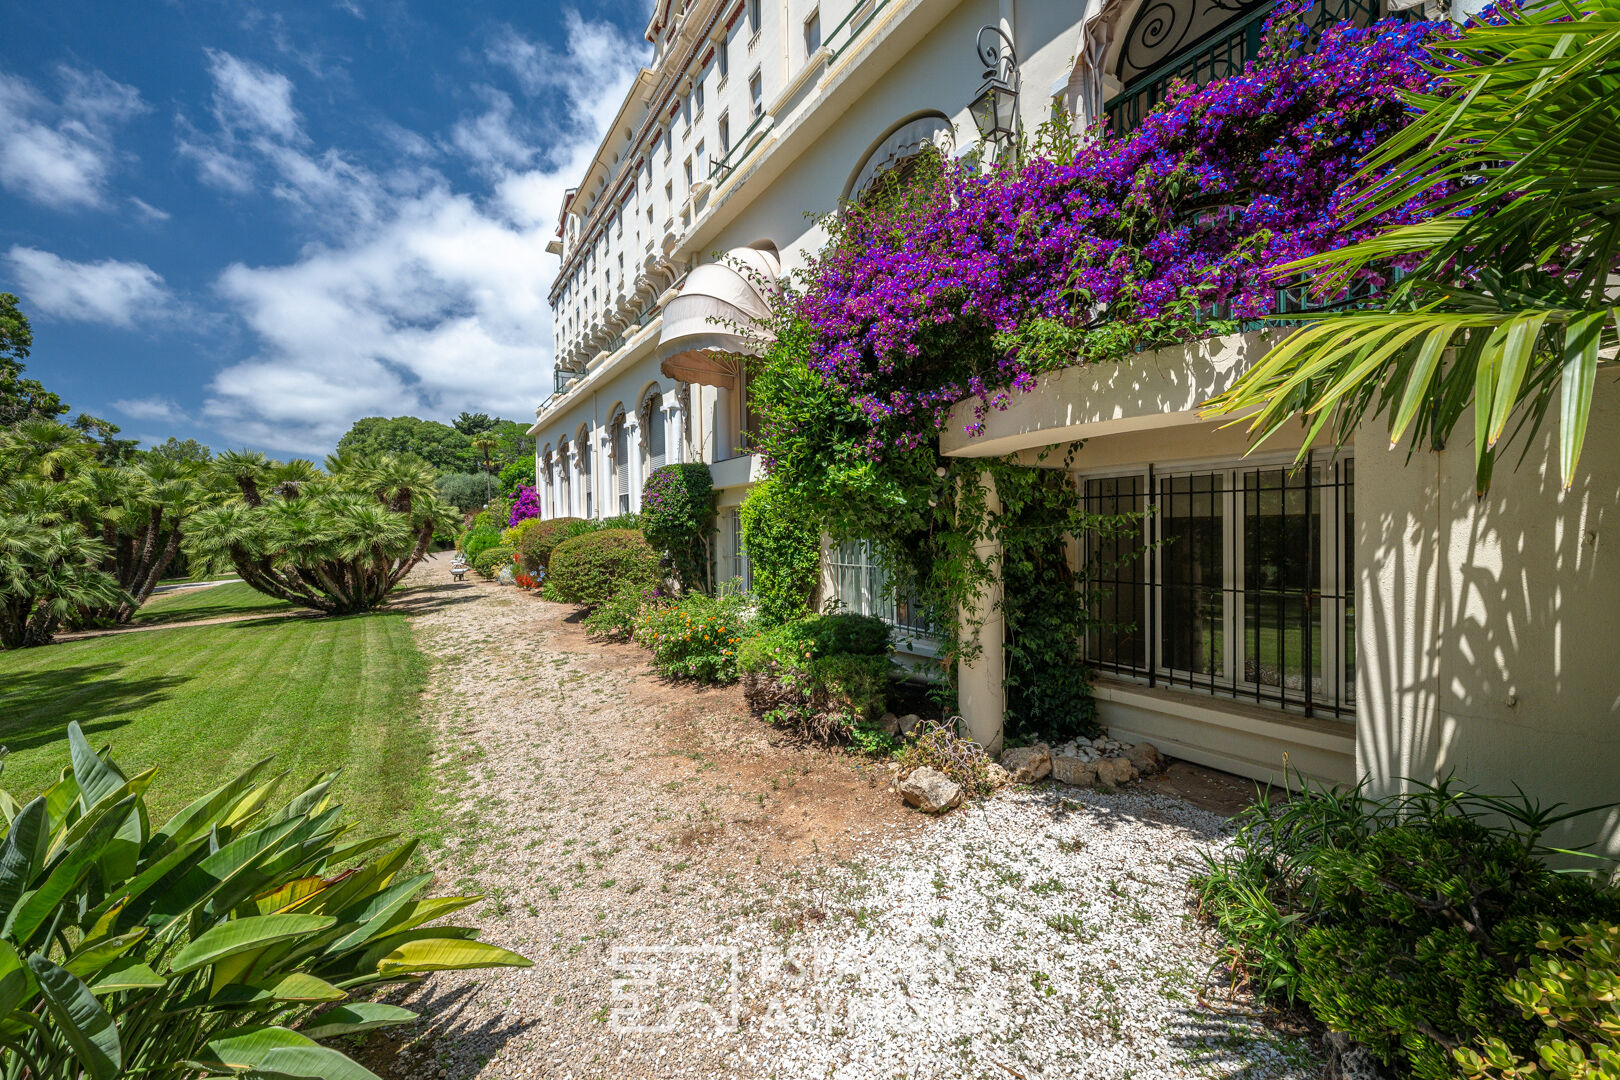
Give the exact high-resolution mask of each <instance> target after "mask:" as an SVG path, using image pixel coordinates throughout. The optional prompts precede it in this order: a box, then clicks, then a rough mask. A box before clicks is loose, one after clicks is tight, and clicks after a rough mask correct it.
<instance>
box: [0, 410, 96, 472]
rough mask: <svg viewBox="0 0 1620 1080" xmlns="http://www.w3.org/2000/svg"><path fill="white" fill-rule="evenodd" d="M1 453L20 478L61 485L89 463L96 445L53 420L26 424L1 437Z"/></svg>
mask: <svg viewBox="0 0 1620 1080" xmlns="http://www.w3.org/2000/svg"><path fill="white" fill-rule="evenodd" d="M0 453H3V454H4V456H5V457H6V458H8V459H9V461H10V464H11V466H12V468H14V469H16V470H17V473H18V474H19V475H20V474H24V473H26V474H30V475H33V476H36V477H38V478H39V479H41V480H44V481H47V482H49V483H53V484H60V483H62V482H63V481H65V480H67V479H68V477H69V476H70V475H72V474H75V473H77V472H78V471H79V470H81V469H82V468H84V467H85V466H86V465H87V464H88V463H89V462H90V461H91V459H92V458H93V457H94V456H95V444H94V443H92V442H91V441H90V440H89V439H87V438H86V437H85V435H84V433H83V432H80V431H75V430H74V429H73V428H71V427H68V426H67V425H66V424H59V423H57V422H56V421H55V420H25V421H23V422H22V423H20V424H18V425H17V426H16V427H14V428H9V429H7V430H5V431H4V432H3V433H0Z"/></svg>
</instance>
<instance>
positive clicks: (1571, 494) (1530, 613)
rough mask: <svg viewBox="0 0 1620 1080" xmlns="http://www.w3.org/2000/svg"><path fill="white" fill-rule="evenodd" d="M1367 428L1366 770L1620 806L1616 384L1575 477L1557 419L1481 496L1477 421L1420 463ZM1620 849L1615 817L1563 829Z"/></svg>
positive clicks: (1362, 540) (1361, 581)
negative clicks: (1565, 471) (1451, 777)
mask: <svg viewBox="0 0 1620 1080" xmlns="http://www.w3.org/2000/svg"><path fill="white" fill-rule="evenodd" d="M1375 424H1376V428H1369V429H1368V430H1365V431H1363V432H1362V433H1361V437H1360V438H1358V439H1357V446H1358V451H1357V460H1356V560H1357V566H1356V576H1357V581H1356V595H1357V622H1358V629H1357V635H1356V636H1357V648H1358V651H1359V654H1360V657H1359V659H1360V664H1359V670H1358V672H1357V698H1358V709H1359V710H1360V716H1359V721H1358V723H1357V749H1356V757H1357V767H1358V769H1359V771H1360V772H1361V773H1362V774H1363V775H1365V776H1367V777H1368V778H1369V780H1370V786H1371V789H1372V790H1373V791H1374V792H1375V793H1383V792H1388V791H1393V790H1397V789H1399V788H1400V787H1401V786H1402V778H1406V777H1412V778H1417V779H1421V780H1425V781H1430V780H1433V779H1436V778H1438V777H1441V776H1444V775H1446V774H1448V773H1452V772H1455V774H1456V775H1457V776H1458V777H1459V778H1460V779H1462V780H1463V781H1465V782H1467V783H1469V784H1472V785H1474V786H1476V787H1478V788H1479V789H1481V790H1485V791H1489V792H1492V793H1511V792H1512V790H1513V785H1514V784H1515V783H1517V784H1518V785H1519V786H1521V787H1522V788H1523V789H1524V790H1525V792H1526V793H1527V794H1529V795H1530V796H1532V797H1533V798H1536V799H1539V800H1540V801H1541V802H1543V803H1544V804H1551V803H1556V802H1563V803H1567V804H1569V805H1570V806H1572V807H1577V806H1593V805H1598V804H1601V803H1605V802H1612V801H1615V800H1620V531H1617V533H1616V535H1615V536H1612V537H1611V536H1609V535H1608V530H1609V529H1611V528H1613V529H1616V530H1620V379H1617V378H1616V376H1615V375H1614V374H1612V373H1608V372H1605V373H1604V374H1603V376H1602V377H1601V378H1600V380H1599V385H1598V388H1597V394H1596V403H1595V406H1594V409H1593V415H1592V421H1591V426H1590V428H1589V431H1588V436H1587V441H1586V449H1585V452H1584V453H1583V455H1582V459H1581V462H1582V464H1581V470H1580V474H1579V476H1578V477H1577V479H1576V482H1575V485H1574V487H1573V488H1572V489H1571V490H1570V491H1568V492H1559V491H1558V466H1557V462H1558V455H1557V447H1556V441H1555V440H1556V431H1555V429H1556V426H1557V424H1556V417H1549V419H1548V421H1547V425H1546V429H1545V430H1544V431H1543V432H1542V434H1541V435H1540V436H1539V437H1538V438H1537V439H1536V440H1535V442H1534V444H1533V445H1532V447H1531V451H1530V453H1529V454H1528V456H1527V457H1526V459H1525V460H1524V461H1523V463H1522V464H1519V465H1518V467H1517V468H1515V467H1514V465H1515V462H1517V460H1518V450H1519V447H1514V448H1513V449H1512V451H1511V452H1510V454H1509V455H1508V456H1507V457H1506V458H1505V460H1503V461H1502V462H1500V464H1499V465H1498V466H1497V471H1496V477H1495V480H1494V482H1493V483H1492V486H1491V490H1490V493H1489V494H1488V495H1487V496H1486V498H1485V499H1484V500H1482V501H1481V500H1476V498H1475V495H1474V479H1473V472H1474V468H1473V451H1472V448H1471V444H1470V441H1469V440H1470V435H1469V433H1470V432H1471V431H1472V430H1473V429H1472V421H1471V420H1469V419H1467V418H1465V419H1464V421H1463V422H1462V423H1461V424H1459V425H1458V428H1457V431H1458V436H1457V438H1456V440H1455V441H1454V443H1453V444H1452V446H1451V448H1449V449H1447V450H1445V451H1442V452H1425V453H1420V454H1417V455H1415V456H1413V457H1412V459H1411V461H1410V463H1408V461H1407V455H1406V451H1405V449H1404V448H1403V449H1398V450H1395V451H1386V450H1384V449H1382V447H1384V446H1385V445H1387V443H1388V437H1387V434H1386V433H1385V432H1384V430H1383V427H1382V421H1377V422H1375ZM1559 838H1560V839H1561V840H1563V841H1564V842H1566V843H1568V842H1574V843H1585V842H1589V841H1594V840H1596V841H1598V842H1599V843H1600V846H1601V847H1603V848H1605V849H1606V850H1607V851H1608V852H1609V853H1610V854H1613V855H1620V810H1610V811H1607V812H1604V813H1602V814H1599V815H1596V816H1595V817H1593V818H1590V819H1587V820H1585V821H1583V822H1581V823H1580V824H1579V825H1575V826H1571V827H1569V828H1567V829H1565V830H1563V831H1562V833H1561V835H1560V837H1559Z"/></svg>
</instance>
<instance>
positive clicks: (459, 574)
mask: <svg viewBox="0 0 1620 1080" xmlns="http://www.w3.org/2000/svg"><path fill="white" fill-rule="evenodd" d="M467 570H468V566H467V560H466V558H465V557H464V556H462V555H461V554H460V553H459V552H458V553H457V555H456V557H455V558H454V559H452V560H450V579H451V580H452V581H461V580H463V579H465V578H466V576H467Z"/></svg>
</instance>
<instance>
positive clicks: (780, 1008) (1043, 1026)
mask: <svg viewBox="0 0 1620 1080" xmlns="http://www.w3.org/2000/svg"><path fill="white" fill-rule="evenodd" d="M432 570H433V568H432V567H429V568H425V570H424V571H419V573H423V574H431V573H432ZM441 575H442V571H441ZM456 598H457V599H458V600H461V601H463V602H459V603H448V604H444V605H443V606H441V607H439V608H437V609H435V610H430V611H427V612H426V613H424V614H421V615H418V616H416V617H415V618H414V619H413V625H414V626H415V627H416V628H417V629H418V631H419V632H421V633H422V634H423V642H424V648H425V649H426V650H427V651H428V652H430V653H431V654H432V655H434V656H436V657H438V658H439V660H440V662H439V663H438V664H436V666H435V672H434V678H433V689H432V696H431V699H430V706H429V709H430V715H432V716H433V717H434V719H435V721H436V722H437V723H438V724H439V725H440V731H441V745H440V756H439V759H438V761H437V762H436V772H437V776H438V783H439V784H440V786H441V788H442V789H443V790H444V791H446V792H448V793H453V794H452V795H450V798H451V800H452V807H451V813H450V814H449V815H448V817H447V819H446V820H445V823H444V827H445V837H444V841H445V842H444V846H443V847H441V848H438V849H437V850H436V852H434V853H433V854H432V855H431V858H432V859H433V860H434V861H435V862H436V863H437V864H438V869H439V872H440V877H441V878H442V879H443V880H442V881H441V883H440V885H439V886H438V888H439V890H440V891H441V892H442V891H446V890H447V889H450V888H455V889H458V890H459V889H463V888H466V889H477V890H479V891H482V892H485V893H486V894H487V896H488V899H486V900H485V901H484V902H483V903H481V904H480V905H477V906H476V907H474V908H472V909H469V912H468V914H469V915H470V917H471V921H472V922H474V923H476V924H478V925H479V926H481V927H483V929H484V939H485V940H488V941H492V942H496V943H499V944H502V945H507V946H509V947H512V948H517V949H519V950H520V951H522V952H524V953H525V954H526V955H528V956H530V957H531V958H533V959H534V960H535V966H534V967H532V968H529V969H526V970H518V971H511V970H507V971H495V972H473V973H441V974H439V975H436V976H433V977H432V978H431V979H430V980H429V981H428V982H427V983H426V984H425V985H424V986H423V987H421V988H420V989H418V990H417V991H415V992H414V993H413V994H411V995H409V997H410V999H411V1000H409V1001H407V1004H410V1005H412V1006H413V1007H415V1008H418V1009H422V1010H424V1012H425V1014H426V1016H427V1019H426V1021H425V1022H424V1023H423V1024H421V1025H418V1026H417V1027H416V1028H414V1029H412V1030H411V1031H409V1032H408V1033H407V1037H408V1038H409V1039H410V1042H409V1044H408V1045H406V1046H405V1047H404V1048H403V1051H402V1052H400V1047H398V1046H397V1045H391V1046H390V1047H388V1048H387V1052H386V1053H382V1054H381V1056H377V1055H376V1054H373V1055H371V1056H369V1057H368V1060H369V1061H370V1063H371V1064H372V1065H373V1067H374V1068H376V1069H377V1070H378V1071H379V1072H380V1073H383V1074H384V1075H385V1076H386V1077H387V1078H388V1080H403V1078H406V1077H409V1078H413V1080H414V1078H417V1077H425V1078H435V1077H443V1078H446V1080H469V1078H474V1077H477V1078H480V1080H482V1078H495V1077H501V1078H509V1077H558V1078H566V1077H580V1078H583V1077H597V1076H604V1077H605V1076H612V1077H737V1078H739V1080H753V1078H765V1077H774V1078H779V1080H787V1078H790V1077H791V1078H797V1077H806V1078H808V1077H816V1078H839V1080H842V1078H849V1080H855V1078H867V1077H871V1078H874V1080H877V1078H906V1080H929V1078H934V1077H940V1078H944V1077H975V1078H977V1077H1008V1076H1011V1077H1015V1078H1025V1080H1032V1078H1035V1077H1042V1078H1047V1077H1086V1078H1088V1080H1093V1078H1095V1080H1112V1078H1119V1080H1126V1078H1133V1080H1150V1078H1159V1077H1174V1078H1184V1077H1232V1078H1239V1077H1241V1078H1242V1080H1271V1078H1308V1077H1315V1076H1318V1075H1319V1066H1318V1064H1317V1063H1316V1061H1315V1060H1314V1059H1313V1057H1312V1053H1311V1051H1310V1049H1309V1048H1308V1046H1307V1045H1306V1043H1305V1042H1304V1041H1303V1040H1300V1039H1298V1038H1295V1037H1292V1036H1284V1035H1281V1034H1278V1033H1276V1032H1274V1031H1272V1030H1269V1029H1268V1028H1267V1027H1266V1026H1264V1025H1263V1024H1262V1023H1260V1022H1259V1021H1257V1020H1256V1019H1254V1017H1253V1009H1252V1007H1251V1006H1250V1005H1249V1004H1248V1003H1245V1002H1236V1003H1227V1002H1226V1001H1225V999H1224V991H1214V992H1211V993H1210V994H1209V995H1207V996H1208V998H1209V1004H1205V1003H1204V1001H1203V996H1202V991H1203V988H1204V987H1205V985H1206V982H1207V981H1208V980H1209V978H1210V969H1211V966H1212V964H1213V963H1214V961H1215V953H1214V950H1213V948H1212V947H1211V943H1210V942H1209V940H1208V939H1207V936H1206V935H1205V933H1204V932H1203V931H1202V930H1201V929H1200V928H1199V927H1198V926H1197V925H1196V924H1195V923H1194V921H1193V920H1192V918H1191V916H1190V896H1189V893H1188V891H1187V880H1188V878H1189V876H1190V875H1191V874H1193V873H1194V872H1195V871H1196V870H1197V868H1198V866H1199V865H1200V862H1199V859H1198V851H1199V850H1200V849H1204V848H1208V847H1210V846H1218V845H1219V844H1220V843H1222V842H1223V841H1222V836H1223V829H1224V828H1225V822H1224V820H1223V819H1222V818H1220V817H1219V816H1217V815H1214V814H1211V813H1207V812H1205V811H1202V810H1198V809H1196V808H1194V807H1192V806H1190V805H1188V804H1187V803H1184V802H1182V801H1180V800H1179V799H1176V798H1174V797H1171V796H1168V795H1163V794H1156V793H1153V792H1150V791H1148V790H1145V789H1143V788H1140V787H1135V788H1130V789H1126V790H1124V791H1120V792H1116V793H1106V794H1105V793H1098V792H1090V791H1080V790H1079V789H1072V788H1061V789H1058V788H1052V787H1050V786H1043V787H1041V788H1038V789H1035V790H1011V791H1004V792H1002V793H1001V794H999V795H997V796H996V797H995V798H993V799H991V800H988V801H986V802H980V803H974V804H969V805H967V806H964V807H963V808H961V809H958V810H955V811H952V812H951V813H950V814H948V815H946V816H945V817H943V818H940V819H938V820H928V821H924V820H922V819H921V818H920V817H918V816H916V815H915V813H914V812H909V811H907V812H904V813H902V812H900V811H899V810H898V809H895V810H893V811H891V810H890V808H891V807H897V806H898V800H899V797H898V796H897V795H890V794H888V793H887V792H886V791H883V790H882V788H881V787H880V786H874V787H866V786H863V785H864V783H865V782H864V781H861V782H860V783H858V784H856V786H854V787H852V788H851V789H850V791H851V792H852V794H846V795H840V796H838V797H839V798H843V799H855V800H857V801H856V802H855V803H852V804H848V805H854V806H858V807H860V808H861V809H860V811H859V813H860V815H862V816H856V817H853V818H851V819H850V820H851V824H850V825H848V826H845V827H843V828H842V829H841V836H840V839H841V841H842V849H843V850H841V851H839V852H838V853H837V854H836V855H834V856H829V855H828V854H827V844H826V841H825V839H824V840H823V842H822V843H819V844H818V843H809V842H804V841H803V840H802V836H801V840H800V842H799V844H798V847H796V848H793V849H792V850H794V851H795V852H796V854H795V855H793V856H792V857H790V858H784V857H783V856H782V854H781V853H782V851H783V850H784V848H783V847H782V846H781V843H780V842H779V841H780V838H781V837H782V836H791V835H793V834H794V833H793V830H794V829H795V828H798V827H800V826H801V815H802V816H803V818H802V820H803V822H809V821H810V820H811V819H812V818H814V817H816V816H817V814H818V805H820V807H821V810H826V809H827V808H826V806H825V799H826V798H829V797H832V796H830V795H824V794H818V795H817V796H816V797H817V798H821V799H822V800H823V802H822V803H821V804H817V803H815V802H813V801H809V800H810V797H809V796H805V795H803V792H804V790H805V788H804V787H801V788H799V789H798V791H797V792H793V793H790V792H789V790H788V789H791V788H792V787H793V785H794V784H795V783H802V784H804V785H806V786H813V785H816V784H820V785H821V786H819V787H812V790H813V791H815V792H818V793H824V792H831V793H833V795H837V793H838V791H839V789H838V788H837V787H836V785H837V783H839V782H847V780H848V777H849V775H850V774H851V769H852V768H853V766H846V765H843V764H837V763H836V762H835V763H834V764H833V765H829V764H828V762H827V759H826V758H825V755H822V756H821V757H817V756H816V754H815V752H812V751H791V750H783V749H782V748H781V747H780V746H771V747H767V745H766V740H765V737H764V734H763V732H760V733H759V734H757V735H756V732H759V730H760V729H761V728H763V725H757V724H753V723H752V722H750V721H726V722H719V721H716V722H715V723H714V724H712V725H708V724H700V725H698V730H700V731H704V732H707V731H709V730H711V728H712V731H713V732H714V736H713V740H714V741H713V743H712V744H710V743H706V742H700V743H698V744H692V743H689V742H682V741H680V740H673V741H671V737H670V731H671V730H673V729H674V728H675V727H680V726H681V725H680V724H678V723H676V722H674V721H671V720H670V719H669V717H668V716H667V715H665V714H663V713H662V712H661V710H660V707H659V706H658V705H657V704H656V703H657V701H658V700H659V697H658V695H660V694H661V693H662V690H661V689H660V688H658V687H656V686H654V687H652V688H651V689H650V690H649V686H648V684H647V683H646V681H645V680H643V679H641V676H639V675H635V674H633V673H631V672H629V671H627V670H626V669H625V666H624V664H623V661H622V660H621V659H619V658H617V657H603V656H602V655H599V654H593V653H592V652H591V651H590V650H589V647H583V646H581V644H580V639H579V637H578V635H577V633H574V632H572V631H570V632H569V633H567V634H564V633H562V631H561V629H560V624H559V622H558V619H559V618H560V616H558V615H557V613H556V609H555V608H552V607H551V606H549V605H543V606H542V605H538V602H537V601H534V600H532V599H531V598H528V597H522V596H519V595H518V594H517V593H516V591H515V590H512V589H501V590H496V589H494V588H492V587H489V586H479V587H478V588H477V590H476V595H475V594H474V593H473V592H472V591H463V592H460V593H458V594H457V597H456ZM623 655H624V656H627V657H628V656H634V654H633V653H628V652H626V653H624V654H623ZM638 680H639V681H638ZM668 692H669V695H670V696H671V699H674V698H675V697H676V696H678V695H682V694H687V695H689V694H690V692H689V691H686V690H684V688H680V687H675V688H670V689H669V691H668ZM649 701H651V702H653V704H651V705H649ZM688 703H689V702H688ZM682 730H687V728H682ZM756 738H757V739H758V740H759V745H758V748H757V749H756V748H755V747H754V745H753V742H752V740H754V739H756ZM795 755H797V756H795ZM758 761H765V762H768V763H769V767H770V769H771V770H775V771H771V772H769V773H768V775H764V774H760V773H758V772H757V771H756V773H755V774H754V775H747V774H746V770H745V769H744V768H743V764H744V763H752V762H758ZM883 775H884V776H885V777H886V775H887V774H886V773H885V774H883ZM840 777H843V778H844V780H842V781H841V780H840ZM877 784H878V781H876V780H874V781H873V785H877ZM790 795H796V796H798V797H797V801H795V798H794V797H790ZM860 799H866V800H868V801H866V802H860V801H858V800H860ZM888 800H893V802H890V801H888ZM847 808H848V806H847V805H846V806H844V807H835V808H834V809H847ZM885 814H887V816H884V815H885ZM823 816H825V815H823ZM830 820H835V819H830ZM804 827H808V825H805V826H804ZM823 835H824V836H825V835H826V834H823ZM370 1049H371V1050H373V1051H376V1050H377V1049H378V1048H377V1047H376V1046H375V1045H373V1046H372V1047H370Z"/></svg>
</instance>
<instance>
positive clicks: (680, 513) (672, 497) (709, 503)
mask: <svg viewBox="0 0 1620 1080" xmlns="http://www.w3.org/2000/svg"><path fill="white" fill-rule="evenodd" d="M641 531H642V533H644V534H645V535H646V537H647V543H649V544H651V545H652V546H653V548H654V549H656V550H657V551H660V552H663V553H664V554H665V555H667V556H668V557H669V565H670V569H671V570H673V571H674V572H675V579H676V580H677V581H679V582H680V583H681V588H683V589H685V590H687V591H688V592H707V591H708V589H709V536H710V534H711V533H713V532H714V478H713V476H711V475H710V473H709V467H708V466H707V465H702V464H685V465H664V466H661V467H660V468H657V469H654V470H653V471H652V475H651V476H649V477H647V484H646V486H645V487H644V488H643V489H642V492H641Z"/></svg>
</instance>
